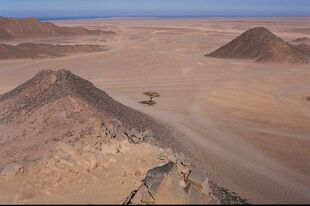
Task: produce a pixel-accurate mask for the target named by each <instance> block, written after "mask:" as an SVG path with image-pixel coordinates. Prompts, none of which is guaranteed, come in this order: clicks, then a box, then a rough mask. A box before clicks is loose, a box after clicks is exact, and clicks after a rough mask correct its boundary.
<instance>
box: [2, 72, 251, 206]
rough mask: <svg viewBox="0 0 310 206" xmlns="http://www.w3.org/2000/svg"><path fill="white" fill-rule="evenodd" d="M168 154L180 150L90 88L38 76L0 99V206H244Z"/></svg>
mask: <svg viewBox="0 0 310 206" xmlns="http://www.w3.org/2000/svg"><path fill="white" fill-rule="evenodd" d="M175 147H177V148H178V149H181V150H182V151H186V149H185V148H182V147H181V146H180V145H179V144H178V142H176V141H175V139H174V138H173V136H172V135H171V133H170V132H169V131H168V130H167V129H166V127H164V126H163V125H161V124H160V123H158V122H156V121H155V120H153V119H152V118H150V117H148V116H146V115H144V114H142V113H140V112H138V111H135V110H133V109H130V108H128V107H126V106H124V105H122V104H120V103H118V102H116V101H115V100H113V99H112V98H111V97H110V96H108V95H107V94H106V93H105V92H104V91H101V90H99V89H98V88H96V87H95V86H94V85H93V84H92V83H91V82H89V81H87V80H84V79H82V78H81V77H78V76H76V75H74V74H72V73H71V72H70V71H67V70H59V71H51V70H43V71H41V72H39V73H38V74H37V75H36V76H34V77H33V78H32V79H30V80H29V81H27V82H25V83H23V84H22V85H20V86H18V87H17V88H15V89H13V90H12V91H10V92H8V93H5V94H4V95H2V96H0V203H1V204H12V203H13V204H17V203H18V204H25V203H33V204H40V203H41V204H42V203H45V204H52V203H54V204H60V203H62V204H64V203H66V204H73V203H75V204H81V203H82V204H107V203H110V204H124V205H127V204H165V203H167V204H177V203H179V204H218V203H224V204H226V203H227V204H229V203H238V204H245V203H246V200H244V199H242V198H240V197H239V196H237V195H236V194H234V193H231V192H229V191H228V190H226V189H224V188H221V187H219V186H217V185H216V184H215V183H214V182H212V181H211V180H209V179H208V177H207V174H206V172H205V171H202V170H200V169H199V168H197V167H192V166H191V165H190V164H189V163H188V162H187V161H186V158H185V155H184V153H182V152H178V151H176V150H175V149H174V150H172V149H171V148H175ZM185 154H186V153H185ZM4 188H5V189H4ZM103 191H104V192H103Z"/></svg>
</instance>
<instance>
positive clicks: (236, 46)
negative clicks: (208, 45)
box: [206, 27, 310, 64]
mask: <svg viewBox="0 0 310 206" xmlns="http://www.w3.org/2000/svg"><path fill="white" fill-rule="evenodd" d="M206 56H208V57H216V58H238V59H255V60H256V62H272V63H282V62H285V63H293V64H297V63H300V64H305V63H309V58H310V55H309V54H307V53H304V52H301V51H300V50H299V49H296V47H294V46H292V45H290V44H289V43H287V42H285V41H283V40H282V39H281V38H279V37H277V36H276V35H274V34H273V33H272V32H270V31H269V30H268V29H266V28H264V27H256V28H253V29H249V30H248V31H246V32H244V33H243V34H241V35H240V36H239V37H237V38H235V39H234V40H232V41H231V42H229V43H227V44H226V45H224V46H222V47H221V48H219V49H217V50H216V51H214V52H211V53H210V54H207V55H206Z"/></svg>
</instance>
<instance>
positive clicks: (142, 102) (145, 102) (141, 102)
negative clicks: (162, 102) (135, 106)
mask: <svg viewBox="0 0 310 206" xmlns="http://www.w3.org/2000/svg"><path fill="white" fill-rule="evenodd" d="M139 103H140V104H148V105H149V106H152V105H154V104H156V102H155V101H150V100H147V101H140V102H139Z"/></svg>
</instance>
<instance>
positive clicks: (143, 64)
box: [0, 18, 310, 203]
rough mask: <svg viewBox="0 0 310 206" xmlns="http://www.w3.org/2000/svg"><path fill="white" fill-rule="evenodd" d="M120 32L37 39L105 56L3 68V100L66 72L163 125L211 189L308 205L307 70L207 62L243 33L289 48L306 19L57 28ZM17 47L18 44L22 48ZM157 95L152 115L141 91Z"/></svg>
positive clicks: (102, 22) (116, 22) (0, 64)
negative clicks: (32, 82) (263, 34)
mask: <svg viewBox="0 0 310 206" xmlns="http://www.w3.org/2000/svg"><path fill="white" fill-rule="evenodd" d="M54 23H56V24H58V25H61V26H73V25H74V26H84V27H86V28H88V29H104V30H112V31H115V32H117V35H114V36H85V37H74V38H67V37H66V38H57V39H47V40H44V39H41V40H35V42H40V43H53V42H54V43H63V44H68V43H72V44H74V43H79V44H82V43H92V44H102V45H107V46H109V48H110V49H109V50H108V51H104V52H98V53H91V54H79V55H72V56H67V57H61V58H54V59H42V60H26V59H25V60H3V61H0V94H1V93H4V92H7V91H9V90H11V89H13V88H14V87H16V86H17V85H19V84H20V83H22V82H24V81H26V80H27V79H29V78H31V77H32V76H33V75H34V74H36V72H37V71H38V70H41V69H61V68H66V69H70V70H71V71H72V72H74V73H76V74H77V75H80V76H82V77H83V78H86V79H88V80H90V81H92V82H93V83H94V84H95V86H97V87H99V88H100V89H102V90H104V91H106V92H107V93H108V94H109V95H110V96H112V97H113V98H115V99H116V100H118V101H120V102H122V103H123V104H125V105H128V106H130V107H132V108H135V109H137V110H139V111H142V112H144V113H146V114H149V115H151V116H153V117H154V118H156V119H158V120H160V121H162V122H163V123H165V124H167V125H168V126H170V127H171V128H173V129H175V130H176V131H177V132H178V133H179V134H181V135H179V136H178V138H179V139H180V141H182V142H183V143H184V144H185V145H186V146H188V148H190V149H191V151H192V152H193V154H194V155H195V156H196V157H197V162H200V165H199V166H200V167H203V168H206V169H207V170H208V171H209V173H210V175H211V177H212V178H213V179H215V180H216V182H217V183H218V184H219V185H221V186H224V187H226V188H228V189H230V190H231V191H234V192H237V193H238V194H239V195H240V196H242V197H245V198H247V199H248V200H249V202H250V203H309V202H310V135H309V134H310V125H309V122H310V101H306V100H305V98H306V97H308V96H310V78H309V77H310V65H285V64H257V63H254V62H253V61H247V60H227V59H224V60H223V59H214V58H207V57H204V54H207V53H209V52H211V51H213V50H215V49H217V48H218V47H220V46H222V45H223V44H225V43H227V42H228V41H230V40H232V39H233V38H235V37H237V36H238V35H239V34H241V33H242V32H243V31H244V30H240V28H241V29H242V28H247V27H255V26H264V27H266V28H268V29H269V30H271V31H272V32H274V33H275V34H276V35H278V36H280V37H281V38H283V39H284V40H286V41H291V40H293V39H295V38H300V37H308V38H309V37H310V34H309V33H287V32H284V31H285V30H286V29H290V28H309V27H310V18H283V19H281V18H269V19H268V18H259V19H255V18H253V19H238V18H232V19H225V18H214V19H212V18H209V19H95V20H79V21H77V20H75V21H55V22H54ZM19 42H21V41H16V43H19ZM146 90H154V91H157V92H159V93H160V94H161V97H160V98H158V99H157V100H156V99H155V101H157V104H156V105H155V106H153V107H149V106H147V105H142V104H139V103H138V102H139V101H141V100H145V99H146V97H144V96H143V95H142V94H141V93H142V92H144V91H146Z"/></svg>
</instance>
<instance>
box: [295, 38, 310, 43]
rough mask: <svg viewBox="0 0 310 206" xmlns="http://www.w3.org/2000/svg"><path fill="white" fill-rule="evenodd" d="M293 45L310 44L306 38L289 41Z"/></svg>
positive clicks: (309, 40)
mask: <svg viewBox="0 0 310 206" xmlns="http://www.w3.org/2000/svg"><path fill="white" fill-rule="evenodd" d="M291 43H293V44H310V39H309V38H307V37H301V38H297V39H294V40H292V41H291Z"/></svg>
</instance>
